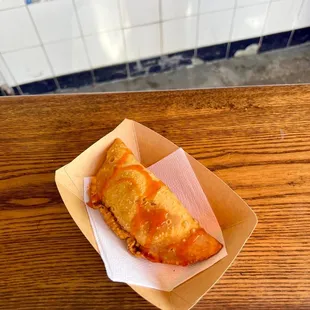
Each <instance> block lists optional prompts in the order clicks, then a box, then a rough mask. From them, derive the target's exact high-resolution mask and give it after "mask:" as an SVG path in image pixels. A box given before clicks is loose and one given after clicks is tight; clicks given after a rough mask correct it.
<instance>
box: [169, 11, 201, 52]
mask: <svg viewBox="0 0 310 310" xmlns="http://www.w3.org/2000/svg"><path fill="white" fill-rule="evenodd" d="M196 33H197V17H196V16H194V17H187V18H182V19H175V20H170V21H166V22H164V23H163V52H164V54H167V53H174V52H178V51H182V50H188V49H192V48H194V47H195V45H196Z"/></svg>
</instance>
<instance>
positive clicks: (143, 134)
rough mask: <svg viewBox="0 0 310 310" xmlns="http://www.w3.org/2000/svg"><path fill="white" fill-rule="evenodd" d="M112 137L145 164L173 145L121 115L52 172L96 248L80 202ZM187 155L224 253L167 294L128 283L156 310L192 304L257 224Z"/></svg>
mask: <svg viewBox="0 0 310 310" xmlns="http://www.w3.org/2000/svg"><path fill="white" fill-rule="evenodd" d="M117 137H118V138H121V139H122V140H123V141H124V142H125V144H126V145H127V146H128V147H129V148H130V149H132V150H134V149H137V150H138V151H139V153H140V158H139V160H140V161H141V163H142V164H143V165H144V166H146V167H148V166H150V165H152V164H154V163H155V162H157V161H159V160H160V159H162V158H164V157H165V156H167V155H169V154H170V153H172V152H174V151H175V150H176V149H177V148H178V146H176V145H175V144H173V143H172V142H170V141H169V140H167V139H166V138H164V137H163V136H161V135H159V134H157V133H156V132H154V131H152V130H151V129H149V128H147V127H145V126H143V125H141V124H139V123H137V122H135V121H131V120H127V119H126V120H124V121H123V122H122V123H121V124H120V125H119V126H117V127H116V128H115V129H114V130H113V131H112V132H110V133H109V134H107V135H106V136H104V137H103V138H102V139H100V140H99V141H97V142H96V143H95V144H93V145H92V146H91V147H89V148H88V149H87V150H86V151H84V152H83V153H82V154H80V155H79V156H78V157H76V158H75V159H74V160H73V161H72V162H70V163H69V164H67V165H65V166H64V167H62V168H60V169H58V170H57V171H56V176H55V181H56V184H57V188H58V190H59V193H60V195H61V197H62V199H63V201H64V203H65V205H66V207H67V209H68V211H69V213H70V215H71V216H72V218H73V219H74V221H75V222H76V224H77V225H78V227H79V228H80V230H81V231H82V232H83V234H84V235H85V237H86V238H87V239H88V241H89V242H90V243H91V244H92V246H93V247H94V248H95V249H96V250H97V252H98V248H97V244H96V241H95V237H94V234H93V232H92V228H91V225H90V222H89V218H88V215H87V211H86V207H85V204H84V202H83V178H84V177H88V176H92V175H95V174H96V172H97V170H98V169H99V167H100V166H101V164H102V161H103V159H104V155H105V152H106V150H107V149H108V147H109V146H110V145H111V144H112V142H113V141H114V139H115V138H117ZM187 157H188V159H189V161H190V164H191V166H192V168H193V170H194V171H195V174H196V176H197V178H198V180H199V182H200V184H201V186H202V188H203V190H204V192H205V194H206V196H207V198H208V200H209V202H210V204H211V206H212V209H213V211H214V213H215V215H216V217H217V219H218V222H219V224H220V226H221V228H222V231H223V235H224V239H225V244H226V249H227V252H228V255H227V256H226V257H225V258H223V259H222V260H221V261H219V262H217V263H216V264H215V265H213V266H212V267H210V268H208V269H206V270H204V271H202V272H201V273H199V274H197V275H196V276H194V277H193V278H191V279H189V280H188V281H186V282H184V283H182V284H180V285H179V286H177V287H176V288H175V289H174V290H173V291H171V292H164V291H160V290H155V289H150V288H145V287H140V286H134V285H131V288H132V289H133V290H135V291H136V292H137V293H138V294H140V295H141V296H142V297H143V298H145V299H146V300H148V301H149V302H150V303H152V304H153V305H155V306H156V307H158V308H161V309H178V310H179V309H190V308H191V307H193V306H194V305H195V304H196V303H197V302H198V301H199V299H200V298H201V297H202V296H203V295H204V294H206V293H207V292H208V291H209V290H210V289H211V287H212V286H213V285H214V284H215V283H216V282H217V281H218V280H219V279H220V278H221V276H222V275H223V274H224V273H225V271H226V270H227V269H228V267H229V266H230V265H231V264H232V262H233V261H234V260H235V258H236V256H237V255H238V253H239V252H240V251H241V249H242V247H243V246H244V244H245V242H246V241H247V239H248V238H249V237H250V235H251V233H252V231H253V230H254V228H255V226H256V224H257V217H256V215H255V213H254V212H253V211H252V210H251V209H250V207H249V206H248V205H247V204H246V203H245V202H244V201H243V200H242V199H241V198H240V197H239V196H238V195H237V194H236V193H235V192H234V191H233V190H232V189H231V188H230V187H229V186H228V185H227V184H225V183H224V182H223V181H222V180H221V179H219V178H218V177H217V176H216V175H215V174H214V173H212V172H211V171H210V170H208V169H207V168H206V167H204V166H203V165H202V164H200V163H199V162H198V161H197V160H195V159H194V158H193V157H191V156H190V155H188V154H187Z"/></svg>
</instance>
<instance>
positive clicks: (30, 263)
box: [0, 85, 310, 310]
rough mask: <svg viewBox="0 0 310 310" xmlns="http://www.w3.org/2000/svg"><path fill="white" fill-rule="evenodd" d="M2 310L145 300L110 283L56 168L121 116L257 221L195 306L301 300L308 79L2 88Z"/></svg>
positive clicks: (309, 258)
mask: <svg viewBox="0 0 310 310" xmlns="http://www.w3.org/2000/svg"><path fill="white" fill-rule="evenodd" d="M0 107H1V110H0V114H1V138H0V139H1V144H0V156H1V157H0V158H1V166H0V169H1V170H0V171H1V173H0V175H1V180H0V190H1V200H0V245H1V249H0V264H1V266H0V270H1V271H0V274H1V276H0V308H1V309H5V310H8V309H31V310H32V309H83V310H84V309H87V310H89V309H154V307H153V306H152V305H150V304H148V303H147V302H146V301H145V300H143V299H142V298H141V297H140V296H138V295H137V294H136V293H135V292H134V291H132V290H131V289H130V288H129V287H128V286H127V285H125V284H121V283H113V282H111V281H109V279H108V278H107V276H106V272H105V268H104V265H103V263H102V261H101V259H100V257H99V255H98V254H97V253H96V252H95V250H94V249H93V248H92V247H91V245H90V244H89V243H88V241H87V240H86V239H85V237H84V236H83V235H82V233H81V232H80V231H79V229H78V228H77V226H76V225H75V223H74V222H73V220H72V219H71V217H70V215H69V214H68V212H67V210H66V208H65V206H64V204H63V203H62V200H61V198H60V196H59V194H58V191H57V189H56V186H55V183H54V171H55V170H56V169H58V168H59V167H61V166H62V165H64V164H66V163H68V162H69V161H71V160H72V159H73V158H74V157H76V156H77V155H78V154H79V153H81V152H82V151H83V150H85V149H86V148H87V147H88V146H90V145H91V144H93V143H94V142H95V141H96V140H98V139H99V138H100V137H102V136H103V135H105V134H106V133H107V132H109V131H110V130H112V129H113V128H114V127H115V126H116V125H117V124H118V123H120V122H121V121H122V120H123V119H124V118H130V119H134V120H136V121H138V122H141V123H142V124H144V125H146V126H148V127H150V128H151V129H154V130H155V131H157V132H159V133H160V134H162V135H164V136H166V137H167V138H168V139H170V140H172V141H173V142H175V143H176V144H178V145H179V146H181V147H183V148H184V149H185V150H186V151H187V152H188V153H190V154H191V155H193V156H194V157H195V158H196V159H198V160H200V161H201V162H202V163H203V164H204V165H206V166H207V167H209V168H210V169H211V170H212V171H214V172H215V173H216V174H217V175H218V176H219V177H221V178H222V179H223V180H224V181H225V182H227V183H228V184H229V185H230V186H231V187H232V188H233V189H234V190H235V191H236V192H237V193H238V194H239V195H240V196H241V197H243V198H244V199H245V200H246V201H247V203H248V204H249V205H250V206H251V207H252V208H253V210H254V211H255V212H256V214H257V216H258V220H259V223H258V225H257V228H256V230H255V231H254V233H253V235H252V237H251V238H250V240H249V241H248V242H247V244H246V245H245V247H244V249H243V251H242V252H241V254H240V255H239V256H238V258H237V259H236V261H235V262H234V264H233V266H232V267H231V268H230V269H229V270H228V271H227V272H226V274H225V275H224V276H223V277H222V279H221V280H220V281H219V282H218V284H216V285H215V287H214V288H213V289H212V290H211V291H210V292H209V293H208V294H207V295H206V296H205V297H204V298H203V299H202V300H201V301H200V302H199V303H198V304H197V305H196V307H195V308H196V309H279V308H281V309H310V241H309V239H310V86H308V85H300V86H274V87H252V88H229V89H210V90H190V91H172V92H147V93H141V92H140V93H119V94H116V93H115V94H89V95H51V96H33V97H31V96H28V97H19V96H17V97H2V98H1V100H0Z"/></svg>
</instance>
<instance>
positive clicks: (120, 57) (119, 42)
mask: <svg viewBox="0 0 310 310" xmlns="http://www.w3.org/2000/svg"><path fill="white" fill-rule="evenodd" d="M85 43H86V48H87V52H88V55H89V58H90V61H91V65H92V67H93V68H98V67H103V66H110V65H114V64H118V63H123V62H126V54H125V46H124V38H123V32H122V31H121V30H117V31H112V32H102V33H98V34H94V35H91V36H88V37H85Z"/></svg>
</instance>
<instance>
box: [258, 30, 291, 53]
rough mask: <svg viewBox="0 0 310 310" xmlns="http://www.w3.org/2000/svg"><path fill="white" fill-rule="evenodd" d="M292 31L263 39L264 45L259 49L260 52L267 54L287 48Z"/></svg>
mask: <svg viewBox="0 0 310 310" xmlns="http://www.w3.org/2000/svg"><path fill="white" fill-rule="evenodd" d="M290 35H291V31H286V32H281V33H275V34H270V35H268V36H264V37H263V41H262V45H261V46H260V48H259V52H260V53H263V52H267V51H271V50H276V49H279V48H285V47H286V46H287V42H288V39H289V38H290Z"/></svg>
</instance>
